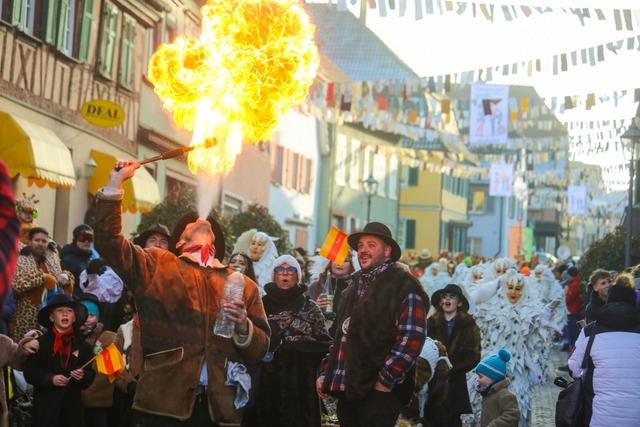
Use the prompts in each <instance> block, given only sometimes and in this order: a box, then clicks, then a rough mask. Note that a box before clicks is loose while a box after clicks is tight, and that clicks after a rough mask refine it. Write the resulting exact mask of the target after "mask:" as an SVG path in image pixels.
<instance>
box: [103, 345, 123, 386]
mask: <svg viewBox="0 0 640 427" xmlns="http://www.w3.org/2000/svg"><path fill="white" fill-rule="evenodd" d="M96 368H97V369H98V372H100V373H101V374H105V375H108V376H109V382H113V381H115V379H116V378H117V377H118V375H120V374H121V373H122V371H123V370H124V360H123V359H122V354H121V353H120V350H118V347H116V346H115V344H110V345H109V346H108V347H107V348H105V349H104V350H102V351H101V352H100V353H98V354H97V355H96Z"/></svg>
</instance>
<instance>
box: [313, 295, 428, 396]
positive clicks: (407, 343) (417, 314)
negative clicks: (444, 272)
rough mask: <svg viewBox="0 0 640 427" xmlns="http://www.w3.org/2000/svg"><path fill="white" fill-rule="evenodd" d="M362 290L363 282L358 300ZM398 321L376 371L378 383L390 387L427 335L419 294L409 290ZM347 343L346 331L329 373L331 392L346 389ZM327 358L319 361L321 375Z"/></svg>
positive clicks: (408, 366) (402, 376) (401, 378)
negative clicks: (381, 366)
mask: <svg viewBox="0 0 640 427" xmlns="http://www.w3.org/2000/svg"><path fill="white" fill-rule="evenodd" d="M364 290H365V289H364V287H363V286H362V285H359V286H358V299H359V298H360V297H362V295H363V294H364ZM356 303H357V301H356ZM397 324H398V334H397V338H396V342H395V344H394V345H393V347H392V348H391V351H390V352H389V355H388V356H387V359H386V360H385V362H384V367H383V368H382V369H381V370H380V372H379V373H378V376H379V378H378V379H379V380H380V382H381V383H382V384H383V385H384V386H386V387H389V388H393V387H394V386H395V385H396V384H400V383H401V382H403V381H404V379H405V376H406V375H407V372H408V371H409V369H411V367H412V366H413V364H414V363H415V361H416V359H417V358H418V356H419V355H420V351H421V350H422V346H423V345H424V341H425V337H426V336H427V307H426V306H425V304H424V301H423V300H422V298H421V297H420V296H419V295H418V294H414V293H411V294H409V295H407V297H406V298H405V299H404V301H402V304H401V305H400V312H399V314H398V318H397ZM346 342H347V335H346V334H345V335H343V336H342V339H341V340H340V343H339V347H338V354H337V355H336V365H335V369H334V371H333V373H332V374H331V375H332V380H331V384H330V385H329V390H330V391H345V385H344V379H345V378H344V377H345V369H344V367H345V358H344V347H345V344H346ZM327 361H328V356H327V357H325V358H324V360H323V361H322V366H321V368H320V375H325V374H326V369H327Z"/></svg>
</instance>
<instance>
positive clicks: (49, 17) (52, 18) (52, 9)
mask: <svg viewBox="0 0 640 427" xmlns="http://www.w3.org/2000/svg"><path fill="white" fill-rule="evenodd" d="M67 6H68V4H67ZM45 13H46V16H45V20H46V23H47V27H46V28H45V33H44V41H45V42H47V43H49V44H53V41H54V40H55V37H56V28H57V25H56V21H57V20H56V5H55V2H54V1H48V2H47V6H46V10H45Z"/></svg>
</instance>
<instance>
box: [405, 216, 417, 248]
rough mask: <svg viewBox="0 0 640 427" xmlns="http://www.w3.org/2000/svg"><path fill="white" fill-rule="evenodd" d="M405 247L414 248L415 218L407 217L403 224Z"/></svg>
mask: <svg viewBox="0 0 640 427" xmlns="http://www.w3.org/2000/svg"><path fill="white" fill-rule="evenodd" d="M404 241H405V247H406V248H407V249H415V247H416V220H415V219H408V220H407V221H406V224H405V237H404Z"/></svg>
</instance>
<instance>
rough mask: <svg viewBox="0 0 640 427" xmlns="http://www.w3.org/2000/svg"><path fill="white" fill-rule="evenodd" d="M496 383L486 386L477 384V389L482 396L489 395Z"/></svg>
mask: <svg viewBox="0 0 640 427" xmlns="http://www.w3.org/2000/svg"><path fill="white" fill-rule="evenodd" d="M494 384H495V383H491V384H489V385H485V386H481V385H476V391H477V392H478V393H480V395H481V396H482V397H487V395H488V394H489V391H491V388H492V387H493V385H494Z"/></svg>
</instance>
